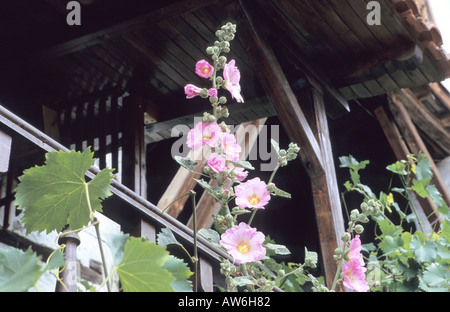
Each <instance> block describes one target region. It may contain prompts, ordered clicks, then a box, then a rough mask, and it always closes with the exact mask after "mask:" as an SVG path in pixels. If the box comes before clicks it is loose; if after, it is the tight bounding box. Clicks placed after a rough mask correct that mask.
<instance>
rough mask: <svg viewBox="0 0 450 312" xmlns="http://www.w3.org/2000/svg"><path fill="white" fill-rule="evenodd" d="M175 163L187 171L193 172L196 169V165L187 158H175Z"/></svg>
mask: <svg viewBox="0 0 450 312" xmlns="http://www.w3.org/2000/svg"><path fill="white" fill-rule="evenodd" d="M174 159H175V161H176V162H177V163H178V164H180V165H181V166H182V167H184V168H186V169H187V170H189V171H194V169H195V168H197V167H198V163H197V162H196V161H193V160H192V159H190V158H187V157H181V156H175V157H174Z"/></svg>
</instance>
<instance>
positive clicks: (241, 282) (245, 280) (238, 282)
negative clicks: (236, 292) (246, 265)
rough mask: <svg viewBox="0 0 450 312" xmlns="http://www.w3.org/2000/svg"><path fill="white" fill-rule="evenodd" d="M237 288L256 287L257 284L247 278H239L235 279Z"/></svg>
mask: <svg viewBox="0 0 450 312" xmlns="http://www.w3.org/2000/svg"><path fill="white" fill-rule="evenodd" d="M233 281H234V283H235V285H236V286H246V285H254V284H255V283H254V282H253V281H252V280H251V279H250V278H249V277H246V276H238V277H235V278H234V279H233Z"/></svg>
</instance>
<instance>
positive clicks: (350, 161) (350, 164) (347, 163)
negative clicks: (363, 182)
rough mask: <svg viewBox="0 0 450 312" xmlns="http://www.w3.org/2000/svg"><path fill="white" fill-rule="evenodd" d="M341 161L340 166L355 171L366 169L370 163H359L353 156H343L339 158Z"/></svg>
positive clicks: (366, 161) (365, 161)
mask: <svg viewBox="0 0 450 312" xmlns="http://www.w3.org/2000/svg"><path fill="white" fill-rule="evenodd" d="M339 161H340V163H341V164H340V167H341V168H350V169H353V170H355V171H358V170H360V169H364V168H366V166H367V165H368V164H369V163H370V162H369V161H368V160H364V161H362V162H359V161H357V160H356V159H355V158H354V157H353V156H352V155H349V156H341V157H339Z"/></svg>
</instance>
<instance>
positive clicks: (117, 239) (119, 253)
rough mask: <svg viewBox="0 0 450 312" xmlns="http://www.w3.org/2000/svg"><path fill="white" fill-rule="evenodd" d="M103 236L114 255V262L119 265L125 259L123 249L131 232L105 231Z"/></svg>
mask: <svg viewBox="0 0 450 312" xmlns="http://www.w3.org/2000/svg"><path fill="white" fill-rule="evenodd" d="M103 236H104V237H105V240H106V242H107V244H108V246H109V248H110V250H111V253H112V256H113V263H114V264H115V265H116V266H117V265H119V263H120V262H122V259H123V250H124V248H125V244H126V242H127V240H128V239H129V238H130V234H124V233H123V232H119V233H104V234H103Z"/></svg>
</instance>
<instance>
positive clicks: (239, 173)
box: [227, 162, 248, 182]
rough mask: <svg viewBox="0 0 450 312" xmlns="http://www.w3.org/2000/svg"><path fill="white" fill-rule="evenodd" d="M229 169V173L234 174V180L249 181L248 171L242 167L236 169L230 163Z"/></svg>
mask: <svg viewBox="0 0 450 312" xmlns="http://www.w3.org/2000/svg"><path fill="white" fill-rule="evenodd" d="M227 169H228V172H229V173H232V175H233V180H235V181H239V182H242V181H244V180H245V179H247V175H248V171H246V170H245V169H244V168H242V167H236V166H235V165H234V164H233V163H231V162H230V163H228V165H227Z"/></svg>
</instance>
